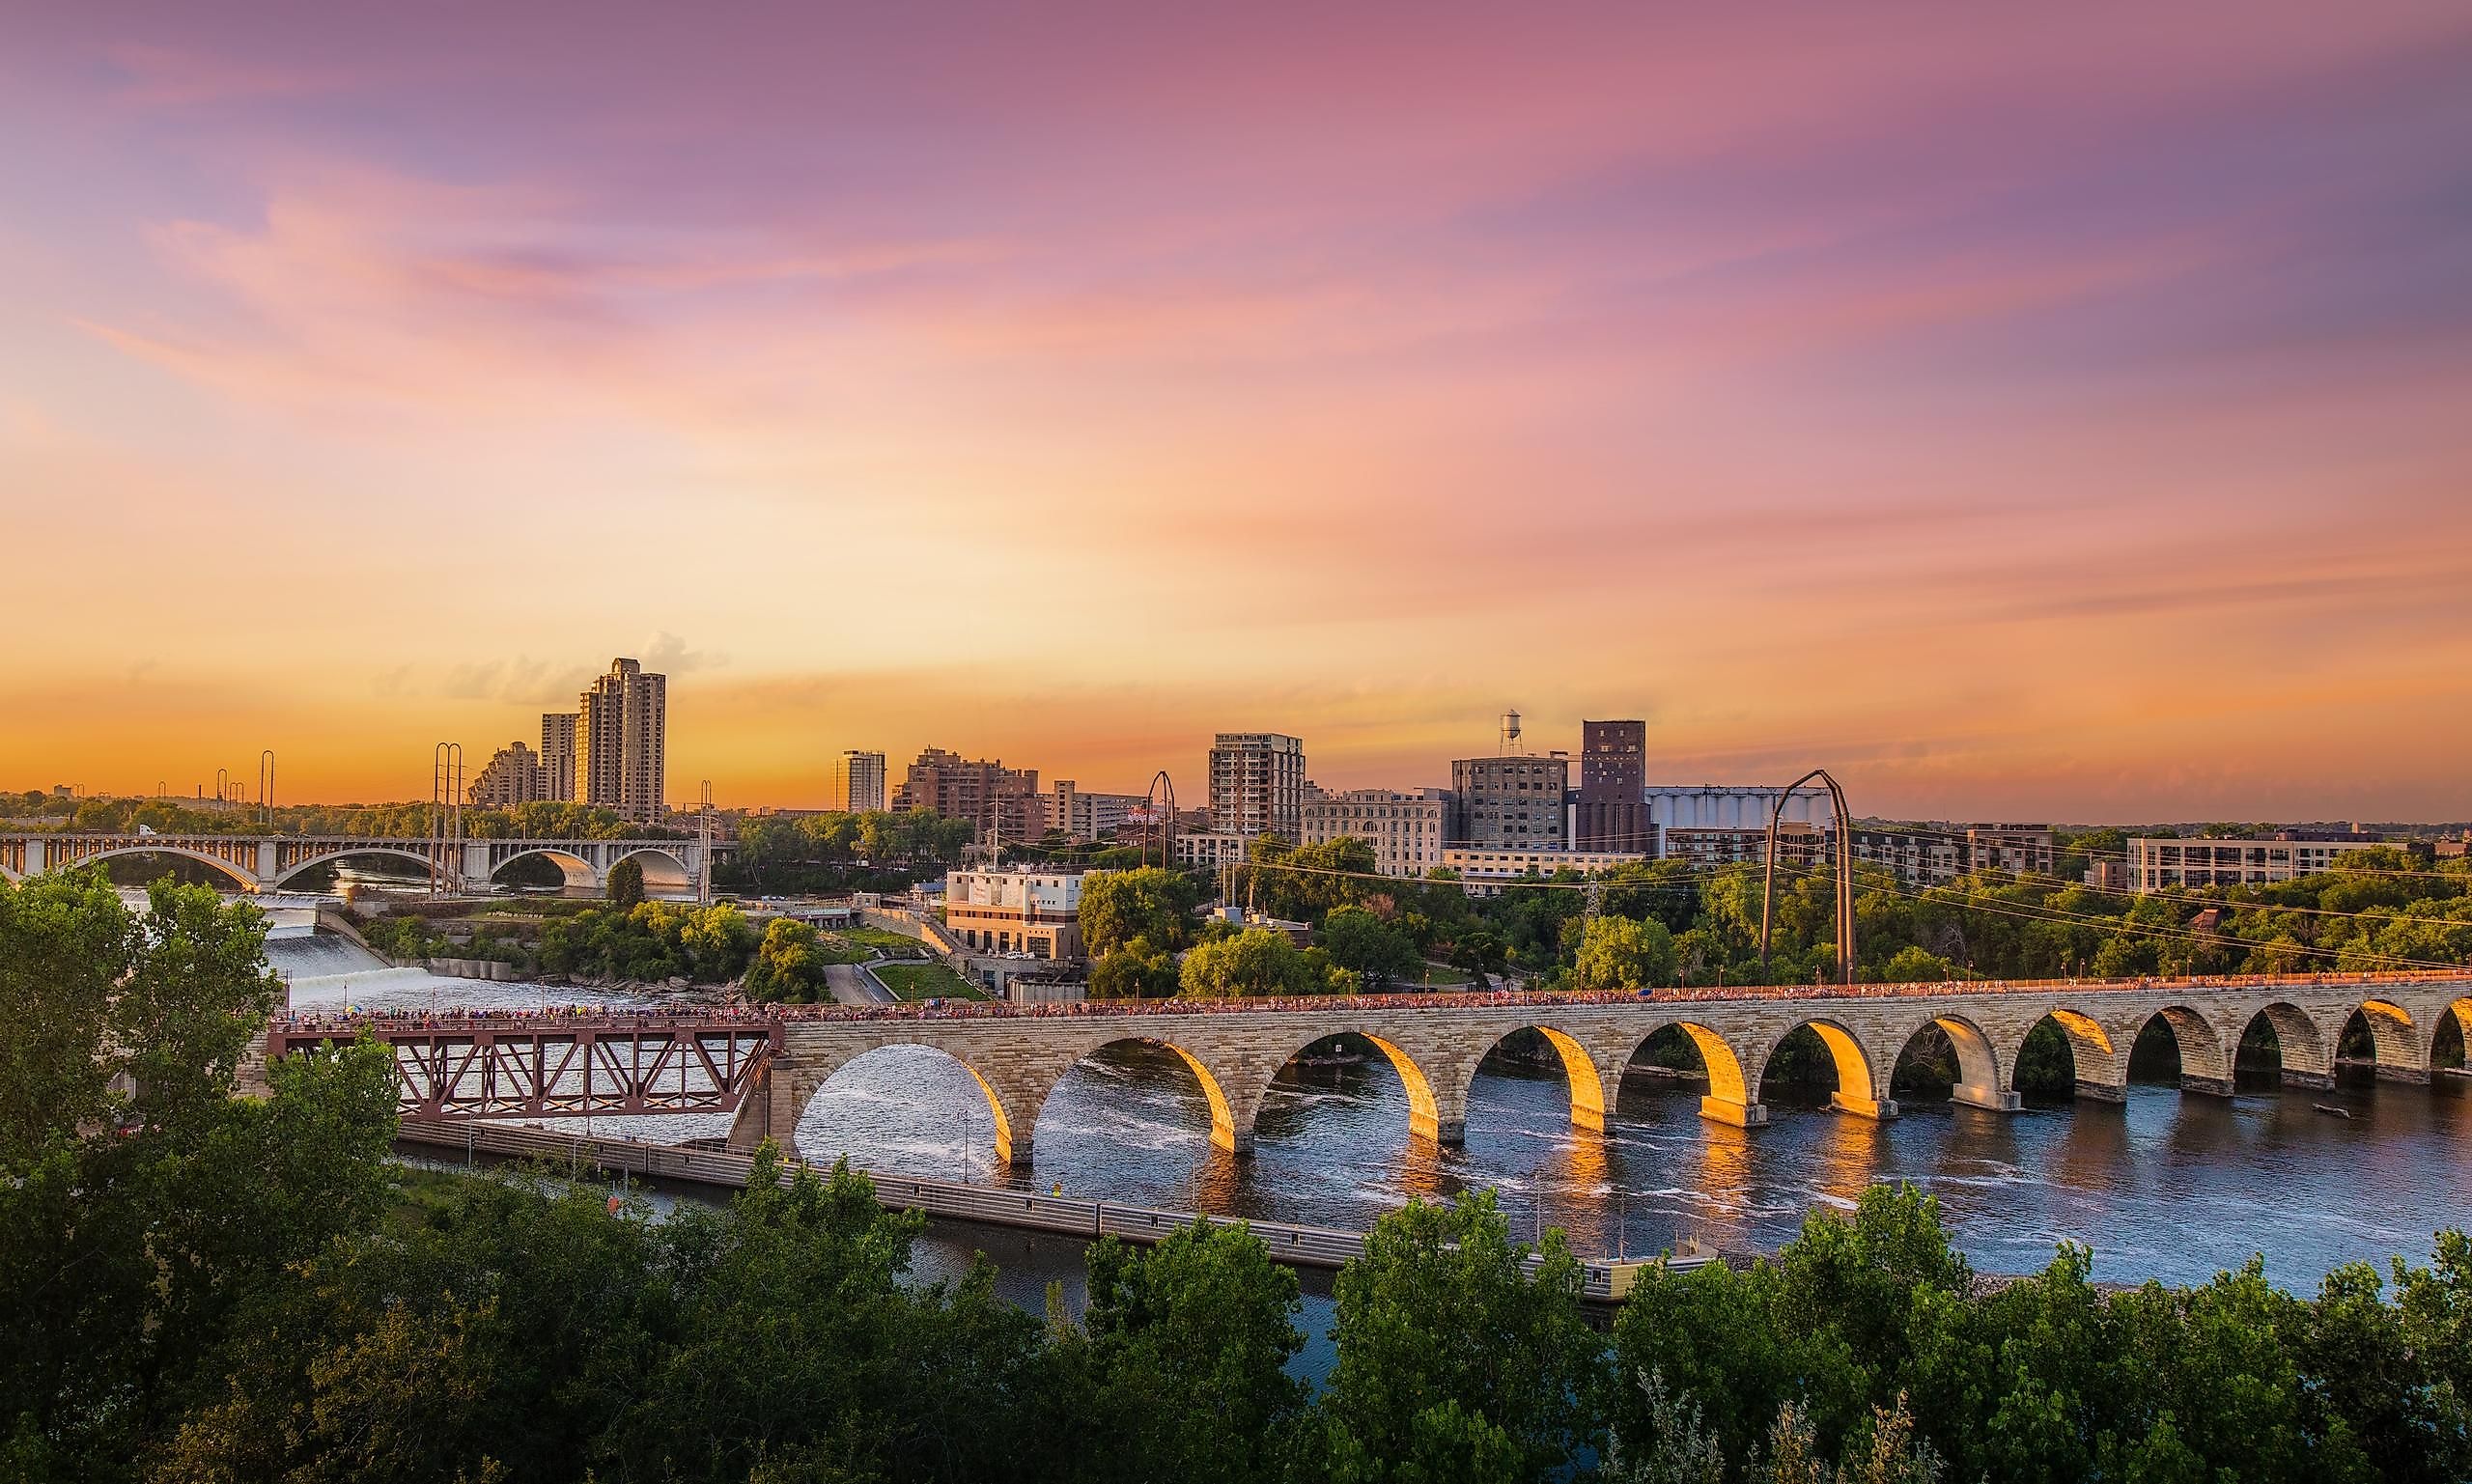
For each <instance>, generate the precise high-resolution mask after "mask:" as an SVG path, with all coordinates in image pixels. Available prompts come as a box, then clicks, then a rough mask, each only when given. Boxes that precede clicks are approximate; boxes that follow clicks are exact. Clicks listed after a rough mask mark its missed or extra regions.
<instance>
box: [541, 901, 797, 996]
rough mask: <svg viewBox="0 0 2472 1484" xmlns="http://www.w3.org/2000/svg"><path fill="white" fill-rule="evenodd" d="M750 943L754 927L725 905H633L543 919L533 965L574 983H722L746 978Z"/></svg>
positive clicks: (753, 945)
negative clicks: (579, 980)
mask: <svg viewBox="0 0 2472 1484" xmlns="http://www.w3.org/2000/svg"><path fill="white" fill-rule="evenodd" d="M756 944H757V938H756V934H755V927H754V924H752V923H750V922H748V921H747V920H746V914H745V913H744V912H742V911H740V910H738V909H737V908H735V907H732V906H731V905H730V904H728V903H726V902H718V903H715V904H714V905H713V906H711V907H695V906H691V905H688V904H684V903H674V902H640V901H639V902H636V903H635V904H634V905H633V906H632V907H630V906H626V905H624V904H623V903H622V904H614V905H612V906H609V907H605V908H589V909H586V910H583V911H580V912H576V913H575V914H574V915H572V916H560V917H550V918H548V919H545V920H544V921H543V922H542V924H541V937H540V941H539V943H538V944H537V945H536V947H535V948H534V962H535V964H536V966H538V969H539V971H540V972H542V973H545V974H563V975H566V976H568V977H570V978H577V979H628V980H634V981H637V982H640V983H648V984H649V983H653V982H656V981H659V980H662V979H673V978H683V979H686V980H688V981H689V982H691V983H695V984H726V983H728V982H730V981H731V980H734V979H736V978H738V977H739V976H740V975H741V974H744V973H745V972H746V969H747V965H748V963H749V962H750V961H752V959H753V958H754V956H755V949H756Z"/></svg>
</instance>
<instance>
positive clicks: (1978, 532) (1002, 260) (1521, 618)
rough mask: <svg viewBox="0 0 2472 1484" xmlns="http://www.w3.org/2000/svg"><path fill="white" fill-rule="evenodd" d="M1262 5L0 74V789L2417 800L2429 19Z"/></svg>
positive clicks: (219, 51)
mask: <svg viewBox="0 0 2472 1484" xmlns="http://www.w3.org/2000/svg"><path fill="white" fill-rule="evenodd" d="M313 14H314V15H319V16H322V17H323V20H322V21H321V23H319V24H306V23H303V17H305V16H308V15H313ZM1277 18H1278V17H1277V16H1276V15H1274V14H1269V13H1264V14H1261V15H1256V16H1254V17H1253V18H1252V19H1251V20H1250V21H1239V20H1236V19H1233V18H1226V17H1209V16H1201V15H1189V14H1177V15H1167V14H1159V13H1155V12H1149V11H1145V10H1141V9H1138V8H1130V7H1122V8H1109V7H1091V8H1079V9H1075V10H1071V11H1042V12H1040V13H1038V14H1036V15H1035V16H1032V15H1027V14H1025V15H1007V14H1000V13H993V12H991V13H986V14H984V15H983V16H982V17H981V18H980V19H979V20H978V22H977V23H976V27H975V29H973V30H970V31H969V32H967V33H964V32H959V31H956V30H953V29H950V28H948V27H947V26H945V25H944V24H942V23H941V22H938V21H936V20H934V19H931V18H929V17H926V16H923V15H907V14H885V13H880V12H858V13H849V14H833V13H829V12H827V11H823V10H818V11H814V12H811V13H807V15H806V18H804V19H801V18H798V17H797V16H794V15H792V14H786V13H784V14H775V15H762V14H752V13H751V14H750V15H749V17H748V19H747V22H746V23H745V24H744V25H742V26H738V27H735V28H721V27H716V26H713V25H710V24H708V23H707V22H706V21H705V20H704V19H701V18H698V17H692V16H688V15H686V14H678V15H668V16H663V15H659V14H655V15H648V16H638V17H634V18H632V20H631V21H630V23H629V24H628V25H626V26H623V27H619V26H609V25H601V26H593V25H587V24H582V23H579V21H578V20H577V18H576V16H575V15H572V14H560V13H559V12H557V11H555V10H554V9H551V8H530V7H527V8H524V9H523V10H522V11H521V12H520V13H514V14H505V15H501V16H494V17H492V22H491V30H490V33H489V34H490V36H491V38H492V44H490V45H487V46H482V45H476V44H474V43H473V42H474V37H475V35H476V34H477V31H476V27H477V24H478V23H477V21H475V22H473V23H471V24H467V25H461V26H459V25H455V24H449V23H447V22H445V21H444V20H443V19H442V18H441V17H440V16H438V15H436V14H419V15H413V14H382V13H371V14H354V15H353V16H351V18H350V20H349V22H348V23H346V22H341V21H336V20H334V19H333V17H331V16H326V15H325V13H323V12H305V11H304V12H302V13H300V14H297V15H291V16H287V15H286V14H283V13H282V12H281V11H280V10H279V9H277V8H271V7H269V8H259V9H256V10H255V11H254V12H253V13H252V14H212V15H210V14H205V13H202V12H193V11H192V10H191V9H190V8H178V7H158V8H148V7H114V8H110V10H109V12H108V14H105V13H101V12H92V11H78V10H70V9H61V10H55V11H53V12H51V13H50V14H32V15H27V16H23V17H18V18H17V20H16V23H15V25H14V28H13V30H14V35H13V40H12V45H11V47H10V48H8V50H7V53H6V54H5V55H0V141H6V142H5V143H0V185H5V188H6V189H7V190H8V192H9V195H10V199H11V201H12V204H13V210H12V220H11V221H10V222H9V223H8V224H7V225H6V226H0V272H5V275H6V277H5V282H7V283H8V284H9V285H10V287H9V288H8V289H6V290H5V291H0V535H5V537H6V538H7V540H8V542H9V544H10V546H12V547H13V548H14V549H16V550H18V551H25V552H39V553H43V554H44V559H42V560H38V561H23V562H20V563H18V564H16V566H15V569H14V573H15V575H14V581H15V584H16V593H15V597H16V599H17V606H16V610H15V611H16V612H17V614H18V616H19V622H20V625H21V626H24V629H25V630H26V631H29V632H33V633H36V634H38V635H39V636H40V639H41V642H40V643H39V644H21V645H19V646H17V647H16V648H15V649H14V652H13V654H12V658H11V661H10V663H9V664H8V665H6V666H0V710H5V712H6V713H7V714H9V715H10V716H11V717H12V724H11V725H10V726H9V727H7V728H5V729H0V779H5V780H8V781H10V782H11V783H12V784H14V786H19V787H34V786H39V785H46V784H49V783H53V782H75V783H81V784H84V785H86V786H88V787H91V788H96V789H100V790H111V791H117V792H128V793H143V792H149V791H151V790H152V789H153V788H154V784H155V783H156V781H157V780H162V781H164V782H166V783H168V784H169V785H170V786H171V790H172V791H173V792H176V793H185V792H186V788H185V784H186V783H190V782H194V781H195V780H196V779H198V778H205V779H208V780H210V781H211V778H212V776H213V773H214V770H215V768H216V767H218V766H229V767H233V768H235V769H240V768H245V767H248V766H249V765H250V764H251V761H252V760H253V759H254V758H256V756H257V755H258V752H259V749H260V748H262V747H269V746H270V747H273V748H274V749H275V750H276V751H277V752H278V753H279V754H280V755H281V757H282V759H283V767H284V779H285V783H284V789H283V793H284V797H285V798H289V799H296V800H310V799H329V800H345V799H358V800H378V799H385V798H421V797H426V795H427V792H428V764H429V756H430V747H431V744H432V742H435V740H437V739H439V738H447V739H454V740H460V741H462V742H463V743H464V745H465V746H466V749H467V752H468V753H469V754H471V755H472V756H473V757H474V758H475V760H476V762H477V760H478V759H479V758H481V757H486V756H487V755H488V753H489V750H490V749H491V748H492V747H494V746H497V745H500V744H502V743H504V742H507V741H508V740H510V739H520V738H528V737H531V736H533V735H535V733H536V732H537V726H538V722H537V717H538V715H539V714H540V713H541V712H542V711H543V710H544V709H545V708H547V707H555V706H561V705H566V704H571V703H572V701H573V699H574V697H575V695H576V692H577V691H578V690H579V689H580V688H581V687H582V686H584V685H588V684H589V683H590V681H591V679H592V677H593V676H594V675H595V674H597V673H599V671H600V670H601V668H602V664H603V663H604V660H605V657H606V656H608V655H611V654H628V655H634V656H638V657H640V658H641V659H642V661H643V664H644V666H645V668H646V669H647V670H649V671H656V672H660V673H665V674H667V675H668V676H670V677H671V682H670V684H671V686H672V696H671V702H672V704H671V716H670V720H669V727H668V740H669V749H668V752H669V755H668V778H667V788H666V793H667V795H668V797H669V798H672V799H683V798H690V797H692V795H693V794H694V792H695V788H696V784H697V783H698V781H699V780H701V779H703V778H708V777H709V778H711V779H713V780H714V783H715V788H716V795H717V796H718V797H719V798H721V799H723V800H724V801H727V802H732V803H739V804H749V805H754V804H767V803H770V804H780V805H791V806H822V805H825V804H827V803H829V802H830V801H831V800H832V798H833V789H834V786H835V780H834V774H833V769H834V765H835V762H836V760H837V758H838V756H839V754H840V752H841V751H842V750H843V749H844V748H847V747H852V746H865V747H868V748H871V749H872V748H877V747H882V748H883V749H884V750H885V751H886V752H887V754H888V755H889V756H891V757H892V758H894V759H896V760H899V759H904V758H907V757H911V756H914V755H915V754H916V753H917V752H918V750H919V749H920V748H922V747H925V746H930V745H934V746H942V747H948V748H952V749H954V750H955V751H957V752H959V753H960V754H962V755H963V756H965V757H970V758H980V757H984V758H1003V759H1007V760H1010V761H1012V762H1014V763H1016V764H1018V765H1019V766H1023V767H1033V768H1036V769H1037V770H1039V772H1040V775H1041V776H1042V778H1057V777H1062V778H1073V779H1076V780H1078V781H1079V782H1080V783H1082V785H1083V786H1085V787H1086V788H1088V789H1090V790H1092V791H1127V792H1131V791H1138V790H1139V789H1140V788H1141V787H1142V786H1143V785H1144V783H1146V781H1147V779H1148V777H1149V775H1150V772H1151V771H1152V770H1154V769H1156V768H1158V767H1163V766H1164V767H1166V769H1167V770H1169V772H1170V773H1171V774H1172V775H1174V776H1175V777H1176V778H1177V779H1178V782H1179V784H1180V786H1185V785H1186V780H1187V778H1188V777H1190V778H1191V779H1192V780H1193V782H1192V784H1191V785H1190V787H1191V788H1192V790H1193V792H1194V795H1195V796H1196V797H1199V796H1201V795H1204V794H1206V792H1207V790H1206V786H1205V785H1204V781H1203V780H1204V764H1203V759H1204V757H1205V755H1206V753H1207V751H1208V748H1209V745H1210V739H1211V737H1212V736H1213V734H1215V733H1217V732H1221V731H1229V730H1262V731H1275V732H1280V733H1286V734H1291V735H1296V736H1300V737H1302V738H1304V739H1305V741H1306V748H1307V755H1308V759H1309V762H1310V770H1311V772H1312V775H1313V777H1314V780H1315V781H1316V782H1318V783H1319V784H1321V785H1322V786H1323V787H1324V788H1326V789H1332V790H1344V789H1352V788H1395V789H1414V788H1419V787H1427V786H1436V785H1440V784H1444V783H1447V781H1448V768H1449V761H1450V760H1451V759H1453V758H1460V757H1470V756H1477V755H1482V754H1483V753H1485V752H1486V751H1488V750H1489V748H1490V742H1489V741H1488V739H1489V738H1490V736H1491V734H1492V731H1493V727H1494V724H1495V723H1494V718H1495V716H1496V715H1497V714H1499V713H1500V712H1502V711H1503V710H1505V709H1508V708H1511V707H1517V708H1518V709H1519V710H1521V711H1522V712H1524V713H1526V714H1528V715H1529V716H1530V718H1531V726H1530V741H1531V744H1532V745H1534V746H1535V747H1536V749H1537V750H1539V751H1543V750H1547V749H1548V748H1551V747H1559V748H1563V749H1565V750H1569V751H1571V752H1572V753H1573V754H1574V755H1575V756H1576V755H1577V753H1578V751H1579V744H1580V739H1579V721H1580V720H1581V719H1582V718H1583V717H1601V716H1626V717H1627V716H1637V717H1642V718H1643V719H1644V720H1645V721H1646V723H1647V751H1646V758H1645V768H1646V772H1647V775H1648V777H1649V778H1650V779H1652V780H1655V781H1662V782H1686V783H1699V782H1703V781H1704V782H1718V783H1742V784H1752V783H1763V784H1774V783H1781V782H1783V781H1784V780H1785V779H1787V778H1790V777H1792V776H1794V775H1795V774H1797V773H1800V772H1801V771H1803V770H1805V769H1806V768H1809V767H1812V766H1826V767H1828V768H1829V769H1831V770H1832V771H1834V772H1835V773H1836V774H1837V776H1839V777H1840V778H1841V779H1843V780H1844V781H1845V783H1846V785H1847V787H1848V789H1849V792H1850V793H1851V795H1852V798H1853V802H1854V804H1855V806H1856V807H1857V808H1858V809H1859V810H1861V811H1862V812H1864V813H1866V814H1873V815H1879V816H1886V817H1900V818H1901V817H1927V818H1948V819H1963V818H1976V819H2002V818H2012V819H2059V820H2068V821H2102V820H2108V821H2141V820H2145V821H2150V820H2163V819H2200V818H2225V819H2295V820H2301V819H2306V820H2335V819H2353V818H2357V819H2363V820H2393V821H2410V820H2429V821H2443V820H2454V819H2460V818H2463V817H2465V816H2467V815H2472V804H2467V802H2466V799H2467V792H2466V790H2465V789H2464V788H2463V786H2462V785H2460V784H2459V783H2458V781H2457V780H2456V778H2455V772H2456V770H2457V767H2458V758H2457V754H2458V752H2459V750H2460V743H2459V739H2460V737H2461V736H2462V735H2464V733H2465V730H2466V728H2467V725H2472V633H2467V632H2466V629H2465V626H2464V625H2463V624H2462V622H2461V617H2462V614H2463V612H2464V609H2465V599H2464V596H2463V595H2464V593H2465V592H2466V591H2467V585H2466V584H2467V579H2472V500H2467V499H2466V498H2465V497H2464V494H2463V489H2464V485H2465V477H2466V475H2467V473H2472V429H2467V428H2466V427H2464V426H2462V424H2463V421H2464V420H2463V419H2462V418H2461V416H2460V410H2459V409H2460V407H2461V406H2464V405H2466V403H2467V401H2472V397H2467V393H2472V299H2467V296H2466V295H2465V294H2463V293H2462V292H2461V270H2460V265H2461V263H2462V262H2463V261H2465V257H2466V255H2467V253H2472V217H2467V213H2466V212H2465V210H2464V209H2463V207H2462V205H2461V201H2462V198H2461V195H2460V192H2459V190H2458V189H2457V188H2456V185H2457V182H2458V180H2459V173H2460V166H2459V161H2460V160H2461V159H2462V158H2463V157H2465V156H2466V154H2467V153H2472V97H2467V95H2466V94H2465V92H2464V90H2463V89H2461V87H2460V86H2459V78H2460V76H2461V74H2462V70H2463V67H2464V65H2465V62H2466V59H2467V56H2472V19H2467V18H2466V17H2465V16H2464V15H2463V14H2462V13H2461V12H2460V9H2459V8H2448V7H2444V6H2434V5H2413V4H2374V5H2364V6H2361V7H2357V8H2355V9H2354V10H2352V11H2347V12H2346V21H2345V24H2344V26H2343V27H2341V28H2330V27H2328V26H2327V25H2326V24H2325V23H2324V19H2323V16H2322V14H2320V13H2318V12H2317V11H2316V10H2315V9H2314V8H2309V7H2288V6H2237V7H2233V6H2224V7H2212V8H2209V7H2182V8H2176V9H2174V10H2173V11H2172V12H2171V13H2169V14H2158V13H2155V12H2154V11H2152V10H2151V9H2150V8H2139V7H2118V8H2086V9H2083V10H2081V11H2079V12H2073V13H2072V15H2071V19H2070V24H2069V25H2068V26H2067V27H2065V28H2062V27H2047V26H2044V25H2042V24H2040V23H2039V21H2038V20H2037V19H2036V18H2035V17H2032V16H2029V15H2023V14H2018V15H2004V14H1994V13H1988V12H1981V11H1970V10H1954V11H1950V10H1941V9H1920V8H1912V7H1894V8H1880V9H1873V10H1867V11H1865V12H1864V13H1862V14H1851V13H1846V12H1843V11H1841V10H1840V9H1838V8H1826V7H1818V8H1811V9H1807V10H1803V11H1799V12H1772V13H1765V24H1754V23H1752V22H1751V21H1749V20H1747V19H1745V18H1742V17H1731V16H1726V15H1710V14H1700V13H1696V12H1691V11H1680V10H1676V11H1659V10H1656V9H1654V8H1647V7H1636V8H1607V9H1604V10H1601V11H1583V10H1570V11H1564V12H1559V13H1556V14H1547V15H1538V16H1533V17H1527V18H1525V19H1524V20H1523V22H1522V23H1521V24H1520V25H1518V26H1516V27H1511V26H1507V25H1504V24H1501V23H1499V22H1496V21H1492V20H1489V19H1488V18H1487V17H1486V16H1485V15H1484V14H1481V13H1441V12H1434V13H1421V12H1420V13H1419V17H1418V20H1417V22H1416V23H1415V24H1413V25H1408V24H1401V23H1395V22H1390V21H1384V20H1381V19H1378V18H1375V17H1372V16H1370V15H1364V16H1359V17H1355V18H1350V17H1334V16H1329V15H1318V17H1317V21H1316V24H1315V26H1314V27H1313V38H1314V41H1313V44H1312V45H1311V46H1310V47H1309V48H1304V49H1298V48H1296V47H1294V46H1293V45H1291V44H1290V43H1289V42H1288V41H1287V40H1286V38H1285V37H1284V35H1283V28H1282V27H1281V26H1279V25H1278V24H1276V23H1275V22H1276V20H1277ZM724 77H726V78H727V79H728V82H727V85H726V86H724V85H722V84H721V83H719V82H717V81H713V82H706V81H702V80H700V79H704V78H713V79H719V78H724ZM818 595H822V598H821V601H819V597H818ZM596 656H599V657H603V659H595V658H593V657H596ZM183 773H185V774H186V775H187V776H186V777H185V778H183Z"/></svg>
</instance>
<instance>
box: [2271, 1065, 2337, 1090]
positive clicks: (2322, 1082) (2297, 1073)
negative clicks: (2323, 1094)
mask: <svg viewBox="0 0 2472 1484" xmlns="http://www.w3.org/2000/svg"><path fill="white" fill-rule="evenodd" d="M2283 1084H2284V1085H2285V1086H2286V1087H2313V1088H2317V1089H2318V1090H2320V1091H2323V1090H2324V1089H2326V1088H2330V1087H2332V1086H2334V1085H2335V1074H2333V1073H2332V1072H2311V1071H2308V1070H2306V1069H2305V1068H2301V1067H2286V1068H2284V1069H2283Z"/></svg>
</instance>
